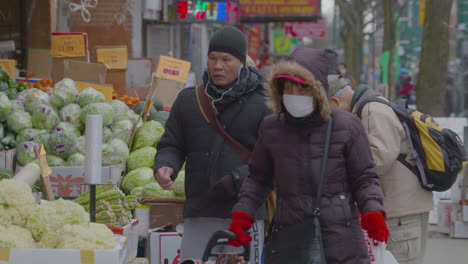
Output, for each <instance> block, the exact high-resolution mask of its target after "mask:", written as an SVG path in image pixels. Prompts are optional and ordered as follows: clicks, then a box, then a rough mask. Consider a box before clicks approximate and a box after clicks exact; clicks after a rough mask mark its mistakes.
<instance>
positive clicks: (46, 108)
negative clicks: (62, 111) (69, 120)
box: [32, 104, 60, 130]
mask: <svg viewBox="0 0 468 264" xmlns="http://www.w3.org/2000/svg"><path fill="white" fill-rule="evenodd" d="M59 121H60V118H59V117H58V114H57V111H56V110H55V109H54V108H53V107H52V106H50V105H46V104H42V105H39V106H38V107H37V108H36V110H35V111H34V112H33V114H32V123H33V126H34V128H36V129H46V130H52V129H53V128H54V127H55V126H57V124H58V122H59Z"/></svg>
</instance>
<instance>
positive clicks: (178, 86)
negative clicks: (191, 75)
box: [153, 79, 185, 107]
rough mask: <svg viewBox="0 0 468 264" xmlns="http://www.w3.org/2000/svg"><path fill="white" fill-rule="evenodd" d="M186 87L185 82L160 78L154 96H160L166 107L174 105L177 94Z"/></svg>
mask: <svg viewBox="0 0 468 264" xmlns="http://www.w3.org/2000/svg"><path fill="white" fill-rule="evenodd" d="M184 88H185V83H181V82H177V81H171V80H165V79H159V81H158V85H157V86H156V89H155V91H154V93H153V96H156V97H158V98H159V99H160V100H161V101H162V102H163V105H164V107H172V104H173V103H174V101H175V99H176V98H177V95H178V94H179V93H180V91H182V90H183V89H184Z"/></svg>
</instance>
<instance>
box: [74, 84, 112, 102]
mask: <svg viewBox="0 0 468 264" xmlns="http://www.w3.org/2000/svg"><path fill="white" fill-rule="evenodd" d="M75 83H76V86H78V92H80V93H81V91H83V90H84V89H86V88H88V87H91V88H94V89H96V90H97V91H99V92H101V93H103V94H104V96H105V97H106V101H107V102H108V101H110V100H112V92H113V91H114V88H113V87H112V85H109V84H95V83H87V82H75Z"/></svg>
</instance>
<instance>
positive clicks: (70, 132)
mask: <svg viewBox="0 0 468 264" xmlns="http://www.w3.org/2000/svg"><path fill="white" fill-rule="evenodd" d="M69 125H70V126H68V125H67V126H61V127H60V128H59V129H54V130H53V132H52V133H51V134H50V138H49V141H48V142H47V145H46V150H47V153H49V154H52V155H56V156H59V157H61V158H63V159H67V158H68V156H70V155H71V154H73V153H75V152H76V151H77V147H76V140H77V139H78V137H79V133H78V134H77V130H78V129H77V128H76V127H74V126H73V125H72V124H69ZM71 126H73V127H71Z"/></svg>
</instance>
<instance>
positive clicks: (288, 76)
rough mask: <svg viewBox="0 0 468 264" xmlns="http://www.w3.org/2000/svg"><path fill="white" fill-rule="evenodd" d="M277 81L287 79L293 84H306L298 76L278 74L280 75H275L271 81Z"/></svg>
mask: <svg viewBox="0 0 468 264" xmlns="http://www.w3.org/2000/svg"><path fill="white" fill-rule="evenodd" d="M278 79H288V80H291V81H293V82H297V83H300V84H306V83H307V82H306V80H304V79H303V78H302V77H300V76H295V75H289V74H280V75H277V76H275V78H273V81H276V80H278Z"/></svg>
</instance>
